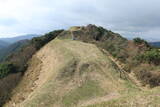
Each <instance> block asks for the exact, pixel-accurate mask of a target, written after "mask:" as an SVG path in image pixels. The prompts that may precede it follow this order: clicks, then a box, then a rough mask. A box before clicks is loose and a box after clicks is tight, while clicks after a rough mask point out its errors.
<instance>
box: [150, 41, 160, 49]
mask: <svg viewBox="0 0 160 107" xmlns="http://www.w3.org/2000/svg"><path fill="white" fill-rule="evenodd" d="M150 44H151V45H152V46H155V47H158V48H160V42H150Z"/></svg>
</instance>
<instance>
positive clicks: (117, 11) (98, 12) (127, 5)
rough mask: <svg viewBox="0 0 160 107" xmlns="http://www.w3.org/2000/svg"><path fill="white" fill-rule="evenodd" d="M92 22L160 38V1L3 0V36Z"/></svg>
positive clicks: (134, 34)
mask: <svg viewBox="0 0 160 107" xmlns="http://www.w3.org/2000/svg"><path fill="white" fill-rule="evenodd" d="M90 23H91V24H96V25H99V26H103V27H105V28H107V29H110V30H113V31H115V32H117V33H120V34H122V35H123V36H125V37H128V38H133V37H137V36H140V37H142V38H145V39H147V40H157V41H158V40H159V41H160V0H0V37H12V36H16V35H21V34H31V33H36V34H43V33H46V32H48V31H52V30H55V29H61V28H65V29H66V28H68V27H70V26H75V25H86V24H90Z"/></svg>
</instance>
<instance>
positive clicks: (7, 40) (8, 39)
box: [0, 34, 40, 44]
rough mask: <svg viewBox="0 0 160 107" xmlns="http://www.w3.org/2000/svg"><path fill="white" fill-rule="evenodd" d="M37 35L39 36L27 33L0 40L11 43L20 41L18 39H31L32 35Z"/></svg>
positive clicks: (0, 39)
mask: <svg viewBox="0 0 160 107" xmlns="http://www.w3.org/2000/svg"><path fill="white" fill-rule="evenodd" d="M37 36H40V35H37V34H27V35H21V36H17V37H12V38H0V42H1V41H3V42H6V43H9V44H12V43H15V42H17V41H20V40H25V39H32V38H33V37H37Z"/></svg>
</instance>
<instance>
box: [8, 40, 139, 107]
mask: <svg viewBox="0 0 160 107" xmlns="http://www.w3.org/2000/svg"><path fill="white" fill-rule="evenodd" d="M130 87H132V89H131V90H132V91H134V90H135V91H138V90H139V89H138V88H137V87H136V86H134V85H132V84H131V83H130V82H129V81H126V80H123V79H120V78H119V72H118V68H117V67H116V65H114V64H113V63H112V62H111V60H110V59H109V58H108V57H107V56H105V55H104V54H103V53H102V52H101V51H100V50H99V49H98V48H97V47H96V46H95V45H93V44H88V43H83V42H79V41H72V40H59V39H56V40H54V41H51V42H50V43H49V44H47V45H46V46H45V47H44V48H42V49H41V50H40V51H39V52H38V53H37V54H36V55H34V56H33V58H32V59H31V61H30V62H29V68H28V70H27V71H26V74H25V75H24V77H23V79H22V81H21V82H20V84H19V85H18V87H17V88H16V89H15V91H14V92H13V97H12V98H11V101H9V102H8V103H7V104H6V105H5V106H6V107H10V106H16V107H31V106H32V107H44V106H47V107H72V106H86V105H90V104H93V103H98V102H102V101H109V100H112V99H116V98H119V97H120V95H121V94H124V93H125V91H129V90H130Z"/></svg>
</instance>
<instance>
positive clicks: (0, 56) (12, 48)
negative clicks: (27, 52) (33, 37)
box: [0, 40, 29, 61]
mask: <svg viewBox="0 0 160 107" xmlns="http://www.w3.org/2000/svg"><path fill="white" fill-rule="evenodd" d="M28 43H29V40H20V41H18V42H15V43H13V44H10V45H9V46H6V47H5V48H2V49H0V61H3V60H4V59H5V58H6V57H7V56H9V55H11V54H12V53H14V52H16V51H18V50H20V49H21V48H22V47H23V46H25V45H27V44H28Z"/></svg>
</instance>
